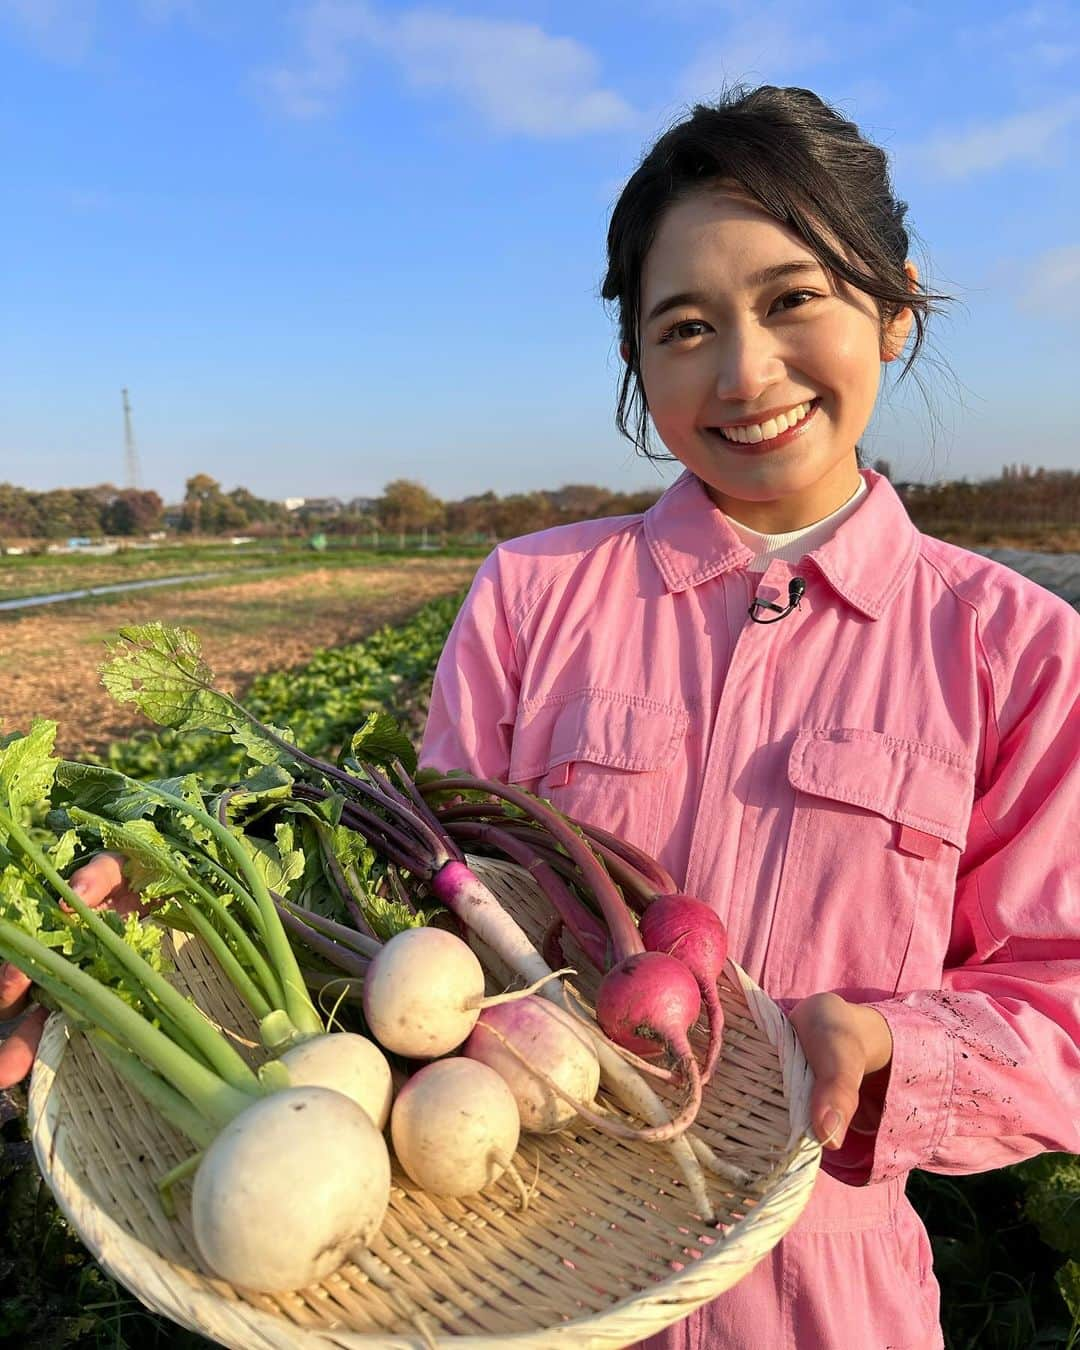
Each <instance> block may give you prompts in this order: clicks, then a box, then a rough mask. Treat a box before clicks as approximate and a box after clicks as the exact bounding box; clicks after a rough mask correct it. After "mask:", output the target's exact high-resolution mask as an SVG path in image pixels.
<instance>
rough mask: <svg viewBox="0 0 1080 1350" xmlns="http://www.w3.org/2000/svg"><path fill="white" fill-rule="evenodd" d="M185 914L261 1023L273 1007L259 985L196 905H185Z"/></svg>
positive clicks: (227, 977)
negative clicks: (264, 996)
mask: <svg viewBox="0 0 1080 1350" xmlns="http://www.w3.org/2000/svg"><path fill="white" fill-rule="evenodd" d="M183 908H184V912H185V914H186V915H187V917H188V919H189V921H190V922H191V926H192V927H193V928H194V929H195V931H196V933H198V935H199V937H201V938H202V940H203V942H205V943H206V945H207V947H209V949H210V951H211V953H212V955H213V957H214V959H215V960H216V961H217V963H218V965H219V966H220V967H221V969H222V970H223V971H224V972H225V977H226V979H227V980H228V981H229V982H230V984H232V985H233V986H234V988H235V989H236V992H237V993H238V994H239V995H240V997H241V998H242V999H243V1000H244V1002H245V1003H246V1004H247V1005H248V1007H249V1008H250V1009H251V1011H252V1013H253V1014H254V1016H255V1017H256V1018H258V1020H259V1021H260V1022H261V1021H262V1019H263V1018H264V1017H265V1016H266V1014H267V1013H268V1012H271V1011H272V1009H271V1006H270V1004H269V1003H267V1001H266V999H265V998H263V996H262V992H261V991H260V989H259V987H258V985H256V983H255V981H254V980H253V979H252V978H251V976H250V975H249V974H248V973H247V971H246V970H245V969H244V967H243V966H242V965H241V964H240V962H239V961H238V960H237V959H236V955H235V954H234V952H233V950H232V948H231V947H230V946H229V944H228V943H227V942H226V941H225V939H224V938H223V937H222V936H221V934H220V933H219V932H218V930H217V929H216V928H215V927H214V925H213V924H212V923H211V922H210V920H209V919H208V918H207V917H206V915H205V914H203V913H201V912H200V910H199V909H197V908H196V906H195V905H192V904H185V905H184V906H183Z"/></svg>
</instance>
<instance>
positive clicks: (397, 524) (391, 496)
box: [376, 478, 444, 534]
mask: <svg viewBox="0 0 1080 1350" xmlns="http://www.w3.org/2000/svg"><path fill="white" fill-rule="evenodd" d="M443 512H444V508H443V504H442V502H441V501H439V499H438V497H436V496H434V494H433V493H431V492H429V491H428V490H427V488H426V487H424V485H423V483H417V482H415V481H414V480H413V479H411V478H395V479H394V481H393V482H392V483H387V485H386V487H385V488H383V495H382V497H381V498H380V499H379V502H378V504H377V506H376V514H377V515H378V518H379V524H380V525H381V526H382V527H383V529H384V530H390V531H396V532H398V533H401V534H405V533H409V532H412V533H415V532H416V531H417V530H423V529H433V528H435V527H436V526H441V525H442V523H443Z"/></svg>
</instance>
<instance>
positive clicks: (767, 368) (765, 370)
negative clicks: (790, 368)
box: [716, 324, 784, 403]
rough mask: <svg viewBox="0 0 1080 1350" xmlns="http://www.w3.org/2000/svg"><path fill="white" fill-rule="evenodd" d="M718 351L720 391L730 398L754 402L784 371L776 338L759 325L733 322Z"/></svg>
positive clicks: (719, 344) (717, 373) (718, 385)
mask: <svg viewBox="0 0 1080 1350" xmlns="http://www.w3.org/2000/svg"><path fill="white" fill-rule="evenodd" d="M716 351H717V353H718V359H719V366H718V369H717V371H716V393H717V396H718V397H719V398H721V399H724V400H726V401H729V402H732V403H753V402H754V401H755V400H757V399H758V398H760V396H761V395H762V394H763V393H764V392H765V390H766V389H768V387H769V386H770V385H771V384H774V383H775V382H776V381H777V380H778V379H780V378H781V377H782V375H783V372H784V365H783V361H782V359H781V357H780V354H779V352H778V351H777V347H776V341H775V338H774V337H773V336H772V334H770V333H768V332H765V331H763V330H762V329H761V328H760V327H759V326H757V325H753V324H744V325H738V326H734V325H733V326H732V327H730V328H729V329H728V330H727V332H726V333H725V334H724V335H723V337H722V339H721V341H720V342H719V343H718V344H717V345H716Z"/></svg>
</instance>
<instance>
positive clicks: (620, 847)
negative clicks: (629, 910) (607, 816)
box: [571, 818, 681, 899]
mask: <svg viewBox="0 0 1080 1350" xmlns="http://www.w3.org/2000/svg"><path fill="white" fill-rule="evenodd" d="M571 819H572V818H571ZM573 823H574V824H575V825H576V826H577V827H578V829H579V830H582V831H584V833H585V834H587V835H588V836H589V838H590V839H591V840H592V842H593V843H594V844H603V846H604V847H605V848H607V849H610V850H611V852H612V853H617V854H618V855H619V857H620V858H622V860H623V861H624V862H626V863H629V864H630V866H631V867H633V868H636V870H637V871H638V872H640V873H641V875H642V876H644V877H647V878H648V879H649V880H650V881H651V882H652V883H653V885H654V886H655V887H656V891H655V894H654V895H653V896H652V897H651V898H652V899H656V897H657V896H658V895H679V894H681V892H680V890H679V885H678V883H677V882H676V880H675V878H674V877H673V876H672V875H671V873H670V872H668V871H667V870H666V868H664V867H663V866H662V864H660V863H658V862H657V861H656V859H655V858H654V857H652V855H651V854H649V853H646V852H645V850H644V849H641V848H638V846H637V845H636V844H628V843H627V842H626V840H625V839H620V838H619V836H618V835H617V834H612V833H611V832H610V831H609V830H603V829H601V828H600V826H599V825H586V824H585V823H584V821H580V820H575V821H574V822H573Z"/></svg>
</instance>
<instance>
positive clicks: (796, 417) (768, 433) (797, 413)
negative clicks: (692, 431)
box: [718, 403, 811, 445]
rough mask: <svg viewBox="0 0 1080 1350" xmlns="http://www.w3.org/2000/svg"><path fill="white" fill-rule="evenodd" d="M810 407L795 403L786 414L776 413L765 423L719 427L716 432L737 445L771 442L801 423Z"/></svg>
mask: <svg viewBox="0 0 1080 1350" xmlns="http://www.w3.org/2000/svg"><path fill="white" fill-rule="evenodd" d="M810 406H811V405H810V404H809V403H796V405H795V407H794V408H789V409H788V410H787V412H786V413H778V414H777V416H776V417H770V418H769V420H768V421H767V422H761V423H759V424H758V425H756V426H743V427H721V428H718V430H719V431H720V435H721V436H723V437H724V439H725V440H728V441H735V442H737V443H738V444H739V445H757V444H758V442H759V441H771V440H772V439H773V437H774V436H779V435H780V433H781V432H782V431H787V430H788V429H789V428H790V427H793V426H795V425H796V424H797V423H799V422H801V421H802V420H803V418H804V417H805V416H806V415H807V413H808V412H809V411H810Z"/></svg>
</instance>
